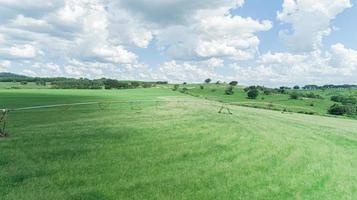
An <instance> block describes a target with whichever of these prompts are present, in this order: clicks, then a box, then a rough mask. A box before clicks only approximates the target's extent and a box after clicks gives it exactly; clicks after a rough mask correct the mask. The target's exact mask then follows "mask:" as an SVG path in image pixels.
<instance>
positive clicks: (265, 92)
mask: <svg viewBox="0 0 357 200" xmlns="http://www.w3.org/2000/svg"><path fill="white" fill-rule="evenodd" d="M263 92H264V94H265V95H271V94H272V93H273V92H272V91H271V90H269V89H265V90H264V91H263Z"/></svg>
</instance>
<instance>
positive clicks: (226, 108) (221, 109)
mask: <svg viewBox="0 0 357 200" xmlns="http://www.w3.org/2000/svg"><path fill="white" fill-rule="evenodd" d="M224 110H226V111H227V114H230V115H232V114H233V113H232V112H231V110H230V109H229V107H228V106H227V104H222V106H221V108H220V109H219V111H218V113H219V114H222V113H223V111H224Z"/></svg>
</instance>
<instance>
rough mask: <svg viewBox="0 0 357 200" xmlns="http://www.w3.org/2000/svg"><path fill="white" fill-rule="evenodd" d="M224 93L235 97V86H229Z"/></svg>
mask: <svg viewBox="0 0 357 200" xmlns="http://www.w3.org/2000/svg"><path fill="white" fill-rule="evenodd" d="M224 92H225V94H226V95H233V94H234V91H233V86H231V85H230V86H228V87H227V88H226V90H225V91H224Z"/></svg>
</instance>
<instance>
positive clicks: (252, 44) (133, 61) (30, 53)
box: [0, 0, 357, 86]
mask: <svg viewBox="0 0 357 200" xmlns="http://www.w3.org/2000/svg"><path fill="white" fill-rule="evenodd" d="M354 4H356V0H315V1H311V0H275V1H267V0H196V1H192V0H154V1H153V0H53V1H44V0H21V1H20V0H11V1H10V0H0V71H10V72H15V73H21V74H25V75H30V76H68V77H87V78H100V77H110V78H117V79H140V80H169V81H171V82H183V81H185V82H202V80H204V79H206V78H212V79H213V80H220V81H231V80H238V81H239V82H240V83H241V84H246V85H248V84H264V85H268V86H279V85H295V84H299V85H304V84H342V83H349V84H357V82H356V78H355V77H356V76H357V37H355V36H356V35H357V29H356V28H355V25H354V23H355V21H356V20H357V8H356V6H354Z"/></svg>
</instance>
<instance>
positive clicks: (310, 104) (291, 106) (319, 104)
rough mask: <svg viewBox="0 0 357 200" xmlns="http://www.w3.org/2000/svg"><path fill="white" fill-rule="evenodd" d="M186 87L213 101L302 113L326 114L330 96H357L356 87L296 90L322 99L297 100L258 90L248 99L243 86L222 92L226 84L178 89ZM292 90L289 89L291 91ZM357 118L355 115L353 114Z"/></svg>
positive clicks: (194, 94) (193, 92)
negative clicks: (228, 91) (257, 92)
mask: <svg viewBox="0 0 357 200" xmlns="http://www.w3.org/2000/svg"><path fill="white" fill-rule="evenodd" d="M201 85H202V86H204V89H200V86H201ZM184 87H186V88H187V89H188V91H187V92H188V94H190V95H193V96H196V97H201V98H206V99H211V100H215V101H222V102H226V103H233V104H236V105H241V106H249V107H256V108H264V109H273V110H281V111H282V110H287V111H290V112H302V113H314V114H317V115H325V116H331V115H328V113H327V111H328V109H329V107H330V106H332V105H333V104H335V102H333V101H331V100H330V99H331V96H334V95H343V96H354V97H356V98H357V90H356V89H327V90H296V91H297V92H299V93H311V92H312V93H314V94H316V95H320V96H321V97H322V99H318V98H300V99H297V100H293V99H290V97H289V95H288V94H271V95H264V94H263V93H262V92H260V94H259V96H258V98H257V99H248V98H247V94H246V92H244V90H243V87H240V86H238V87H235V89H234V94H233V95H226V94H225V93H224V91H225V89H226V88H227V85H225V84H221V85H216V84H192V85H187V86H184V85H181V86H180V89H179V90H182V88H184ZM292 91H293V90H290V92H292ZM350 117H352V118H353V116H350ZM354 118H357V116H354Z"/></svg>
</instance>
